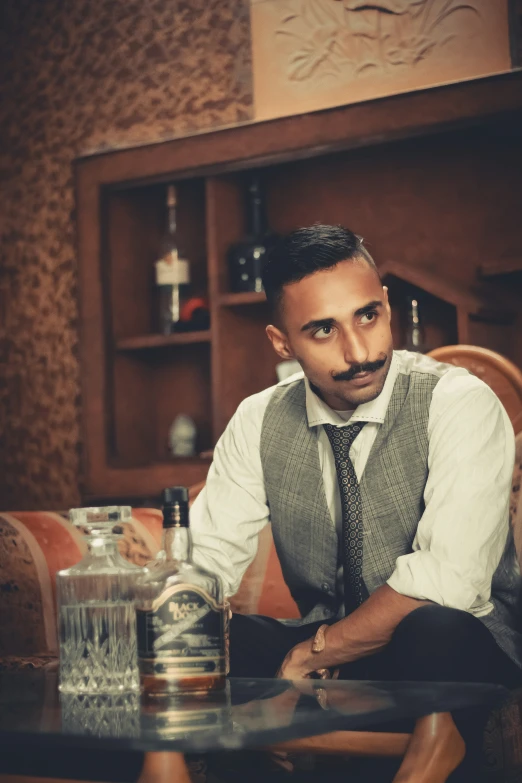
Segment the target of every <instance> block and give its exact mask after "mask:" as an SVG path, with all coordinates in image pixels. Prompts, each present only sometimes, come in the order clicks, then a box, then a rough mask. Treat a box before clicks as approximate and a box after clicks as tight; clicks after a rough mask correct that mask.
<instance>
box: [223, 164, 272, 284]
mask: <svg viewBox="0 0 522 783" xmlns="http://www.w3.org/2000/svg"><path fill="white" fill-rule="evenodd" d="M247 217H248V234H247V236H246V237H245V238H244V239H243V240H242V241H241V242H238V243H237V244H235V245H232V247H231V248H230V250H229V252H228V266H229V272H230V288H231V290H232V291H257V292H261V291H263V284H262V281H261V269H262V264H263V259H264V256H265V253H266V252H267V250H268V248H269V246H270V244H271V242H273V241H274V235H273V234H271V232H270V231H269V230H268V223H267V218H266V206H265V199H264V193H263V189H262V185H261V180H260V177H259V175H257V174H253V175H252V176H251V177H250V179H249V181H248V188H247Z"/></svg>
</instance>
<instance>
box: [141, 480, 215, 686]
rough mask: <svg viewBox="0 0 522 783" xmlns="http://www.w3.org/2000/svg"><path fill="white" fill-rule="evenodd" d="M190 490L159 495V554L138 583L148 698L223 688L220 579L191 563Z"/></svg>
mask: <svg viewBox="0 0 522 783" xmlns="http://www.w3.org/2000/svg"><path fill="white" fill-rule="evenodd" d="M191 549H192V547H191V538H190V531H189V513H188V490H187V489H186V487H171V488H169V489H165V490H164V492H163V552H162V553H161V556H159V557H158V558H157V559H156V560H155V561H153V563H151V564H149V567H148V571H147V573H146V574H145V575H144V576H143V578H142V579H140V580H139V581H138V585H137V597H136V616H137V632H138V666H139V670H140V681H141V687H142V690H143V691H144V693H145V694H146V695H147V696H157V695H160V696H161V695H168V694H170V695H172V694H183V693H191V692H207V691H217V690H222V689H223V688H225V686H226V675H227V646H226V633H227V623H228V614H227V612H226V610H225V603H224V597H223V585H222V583H221V579H220V578H219V577H218V576H216V575H214V574H211V573H210V572H208V571H206V570H204V569H202V568H199V567H198V566H197V565H196V564H195V563H193V562H192V559H191Z"/></svg>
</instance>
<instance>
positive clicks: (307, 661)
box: [276, 639, 315, 680]
mask: <svg viewBox="0 0 522 783" xmlns="http://www.w3.org/2000/svg"><path fill="white" fill-rule="evenodd" d="M312 656H313V653H312V639H307V640H306V641H305V642H301V643H300V644H297V645H296V646H295V647H293V648H292V649H291V650H290V652H289V653H288V654H287V656H286V658H285V659H284V661H283V663H282V664H281V666H280V668H279V671H278V672H277V675H276V676H277V677H280V678H281V679H282V680H303V679H306V678H307V677H310V675H311V674H312V672H313V671H315V667H314V665H313V659H312Z"/></svg>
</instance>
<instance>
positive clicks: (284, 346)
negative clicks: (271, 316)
mask: <svg viewBox="0 0 522 783" xmlns="http://www.w3.org/2000/svg"><path fill="white" fill-rule="evenodd" d="M266 333H267V335H268V339H269V340H270V342H271V343H272V345H273V346H274V350H275V352H276V353H277V354H278V356H280V357H281V359H295V355H294V352H293V351H292V349H291V348H290V344H289V342H288V338H287V336H286V334H285V333H284V332H282V331H281V329H278V328H277V326H274V325H273V324H269V325H268V326H267V327H266Z"/></svg>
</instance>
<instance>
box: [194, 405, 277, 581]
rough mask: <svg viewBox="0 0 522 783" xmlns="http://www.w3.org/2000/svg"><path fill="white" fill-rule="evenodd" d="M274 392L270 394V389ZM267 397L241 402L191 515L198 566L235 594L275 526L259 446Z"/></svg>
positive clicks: (218, 444)
mask: <svg viewBox="0 0 522 783" xmlns="http://www.w3.org/2000/svg"><path fill="white" fill-rule="evenodd" d="M268 391H270V390H268ZM265 398H266V392H265V393H261V394H260V395H255V396H254V397H250V398H248V399H246V400H245V401H244V402H242V403H241V405H240V406H239V408H238V409H237V411H236V413H235V414H234V416H233V417H232V419H231V420H230V422H229V424H228V426H227V428H226V430H225V432H224V433H223V435H222V436H221V438H220V439H219V441H218V443H217V445H216V447H215V449H214V459H213V462H212V465H211V466H210V470H209V472H208V476H207V481H206V484H205V487H204V489H203V490H202V491H201V492H200V494H199V495H198V497H197V498H196V500H195V502H194V504H193V506H192V508H191V510H190V529H191V532H192V542H193V553H192V557H193V560H194V562H195V563H197V564H198V565H200V566H202V567H203V568H206V569H207V570H209V571H211V572H213V573H217V574H219V576H220V577H221V578H222V580H223V583H224V587H225V594H226V595H229V596H231V595H234V594H235V593H236V592H237V591H238V589H239V585H240V584H241V579H242V577H243V574H244V573H245V571H246V569H247V568H248V566H249V564H250V563H251V562H252V560H253V559H254V557H255V555H256V552H257V542H258V536H259V533H260V531H261V530H262V528H263V527H264V526H265V525H266V524H267V522H268V521H269V510H268V506H267V498H266V492H265V485H264V479H263V469H262V465H261V456H260V450H259V443H260V437H261V425H262V420H263V415H264V410H265V407H266V402H267V401H268V400H267V399H265Z"/></svg>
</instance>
